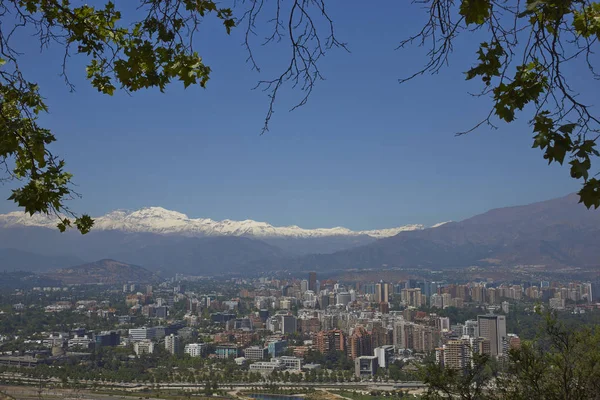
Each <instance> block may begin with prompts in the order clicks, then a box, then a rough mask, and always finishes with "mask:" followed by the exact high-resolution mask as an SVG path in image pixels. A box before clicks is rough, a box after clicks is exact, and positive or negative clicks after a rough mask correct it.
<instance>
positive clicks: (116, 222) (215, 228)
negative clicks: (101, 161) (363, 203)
mask: <svg viewBox="0 0 600 400" xmlns="http://www.w3.org/2000/svg"><path fill="white" fill-rule="evenodd" d="M57 222H58V218H54V217H48V216H45V215H37V214H36V215H34V216H30V215H29V214H27V213H24V212H20V211H15V212H11V213H8V214H4V215H0V227H4V228H10V227H24V226H29V227H44V228H55V227H56V224H57ZM438 225H439V224H438ZM424 228H425V226H424V225H419V224H413V225H405V226H400V227H396V228H389V229H375V230H368V231H352V230H350V229H348V228H344V227H340V226H338V227H335V228H317V229H304V228H300V227H299V226H296V225H292V226H281V227H276V226H273V225H271V224H268V223H266V222H258V221H253V220H244V221H233V220H229V219H226V220H223V221H214V220H212V219H210V218H189V217H188V216H187V215H185V214H182V213H179V212H177V211H170V210H166V209H164V208H162V207H146V208H142V209H140V210H137V211H124V210H117V211H113V212H110V213H108V214H106V215H103V216H100V217H96V218H94V230H95V231H122V232H136V233H155V234H163V235H168V234H173V235H182V236H191V237H202V236H247V237H256V238H322V237H332V236H351V237H358V236H369V237H372V238H375V239H380V238H383V237H389V236H394V235H397V234H398V233H399V232H403V231H414V230H419V229H424Z"/></svg>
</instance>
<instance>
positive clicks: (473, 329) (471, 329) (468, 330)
mask: <svg viewBox="0 0 600 400" xmlns="http://www.w3.org/2000/svg"><path fill="white" fill-rule="evenodd" d="M462 334H463V335H464V336H468V337H471V338H474V337H477V335H478V334H479V331H478V330H477V321H475V320H473V319H469V320H467V321H465V324H464V326H463V331H462Z"/></svg>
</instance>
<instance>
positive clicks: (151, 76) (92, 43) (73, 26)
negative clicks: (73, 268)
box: [0, 0, 235, 233]
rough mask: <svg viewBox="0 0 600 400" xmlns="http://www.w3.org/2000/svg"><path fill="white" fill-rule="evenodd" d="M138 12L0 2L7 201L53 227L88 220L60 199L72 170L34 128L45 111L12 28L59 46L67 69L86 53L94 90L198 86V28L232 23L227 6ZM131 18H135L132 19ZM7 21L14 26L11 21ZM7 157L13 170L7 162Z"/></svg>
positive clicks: (1, 154) (199, 4)
mask: <svg viewBox="0 0 600 400" xmlns="http://www.w3.org/2000/svg"><path fill="white" fill-rule="evenodd" d="M138 3H139V4H138V5H139V7H140V12H139V13H136V16H137V17H139V18H138V19H137V20H136V21H134V22H133V23H129V21H128V22H125V21H124V18H123V15H122V12H121V11H120V10H118V9H117V8H116V6H115V4H114V3H113V2H112V1H107V2H105V3H104V4H101V5H99V6H91V5H87V4H84V5H80V6H75V5H73V4H71V2H70V1H68V0H7V1H2V2H1V4H0V13H1V15H2V26H1V28H0V68H1V69H0V132H2V134H1V135H0V163H2V164H3V165H4V166H5V167H6V173H7V179H13V178H14V179H21V180H24V182H25V183H24V185H23V186H22V187H20V188H18V189H15V190H13V192H12V195H11V196H10V199H11V200H13V201H15V202H16V203H17V204H18V205H19V206H21V207H23V208H24V209H25V211H26V212H27V213H29V214H34V213H42V214H55V215H56V216H59V217H60V222H59V223H58V228H59V229H60V230H61V231H64V230H65V229H66V228H67V227H69V226H71V225H72V224H73V225H75V226H76V227H77V229H79V230H80V231H81V232H82V233H86V232H88V231H89V229H90V228H91V227H92V225H93V221H92V219H91V218H90V217H89V216H87V215H82V216H79V217H76V218H75V219H74V220H73V219H72V217H74V214H73V213H72V212H70V210H69V208H68V207H67V206H66V205H65V203H64V201H65V200H66V199H68V198H69V197H72V196H73V195H76V193H75V192H74V191H73V188H72V185H71V178H72V175H71V174H70V173H68V172H66V171H65V162H64V160H62V159H60V158H58V157H56V156H54V155H53V154H52V153H51V152H50V149H49V147H48V146H49V145H50V144H51V143H52V142H54V141H55V140H56V138H55V135H54V134H53V133H52V132H51V131H50V130H48V129H46V128H43V127H42V126H40V125H38V117H39V115H40V114H41V113H45V112H48V108H47V106H46V104H45V103H44V100H43V97H42V95H41V93H40V88H39V87H38V85H37V84H36V83H35V81H32V80H31V78H30V77H28V76H25V74H24V73H23V71H22V69H21V68H20V64H19V55H20V53H19V49H18V48H15V47H14V46H15V44H14V35H13V34H14V33H15V32H16V31H19V30H22V31H24V32H25V33H28V34H32V35H35V36H37V39H39V42H40V44H41V47H42V48H47V47H48V46H50V45H57V46H62V47H63V49H64V55H65V57H64V60H65V62H64V63H63V65H62V66H61V68H62V75H63V77H64V79H65V82H66V84H67V86H68V87H69V88H70V89H73V85H72V84H71V82H70V81H69V77H68V75H67V73H66V71H67V65H66V61H67V60H68V58H69V56H70V55H71V54H79V55H84V56H86V57H88V60H89V62H88V65H87V78H88V79H89V80H90V82H91V84H92V85H93V86H94V87H95V88H96V89H97V90H98V91H99V92H102V93H105V94H108V95H112V94H113V93H114V91H115V90H116V89H117V88H121V89H123V90H126V91H128V92H134V91H137V90H140V89H145V88H152V87H156V88H158V89H160V90H161V91H163V90H164V89H165V87H166V85H167V84H169V83H170V82H171V81H172V80H175V79H177V80H180V81H181V82H182V83H183V85H184V86H185V87H188V86H190V85H193V84H199V85H200V86H202V87H204V86H205V85H206V83H207V81H208V78H209V74H210V68H209V67H208V66H207V65H205V64H204V63H203V61H202V58H201V57H200V55H199V54H198V53H196V52H195V51H194V48H193V46H192V43H193V36H194V31H195V28H196V26H197V25H198V24H199V23H200V21H201V20H202V19H203V18H206V17H209V16H211V17H214V18H218V19H220V20H222V21H223V25H224V31H226V32H229V31H230V30H231V28H233V27H234V25H235V21H234V19H233V15H232V11H231V9H229V8H219V7H218V6H217V4H216V2H215V1H212V0H206V1H196V0H178V1H161V0H140V1H138ZM136 16H134V18H135V17H136ZM11 24H12V26H11ZM8 161H12V162H13V163H14V167H10V168H9V167H8V165H9V164H8Z"/></svg>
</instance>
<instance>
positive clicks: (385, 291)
mask: <svg viewBox="0 0 600 400" xmlns="http://www.w3.org/2000/svg"><path fill="white" fill-rule="evenodd" d="M375 301H376V302H377V303H387V302H388V301H390V284H389V283H385V282H384V281H379V283H377V284H376V285H375Z"/></svg>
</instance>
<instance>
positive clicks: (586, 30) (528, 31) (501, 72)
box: [0, 0, 600, 233]
mask: <svg viewBox="0 0 600 400" xmlns="http://www.w3.org/2000/svg"><path fill="white" fill-rule="evenodd" d="M415 3H417V5H419V6H421V7H423V6H424V7H423V8H424V10H425V11H424V12H425V13H426V22H425V24H424V26H423V27H422V29H421V30H419V31H418V32H417V33H416V34H415V35H412V36H409V37H407V38H406V39H405V40H402V41H401V42H400V43H399V48H403V47H406V46H409V45H410V44H412V43H418V44H420V45H424V46H428V48H429V52H428V58H427V62H426V63H425V65H424V66H423V68H422V69H420V70H418V71H416V72H415V73H414V74H412V75H410V76H408V77H406V78H403V79H400V82H405V81H407V80H410V79H413V78H415V77H418V76H421V75H423V74H426V73H437V72H439V71H440V70H441V69H442V68H443V67H444V66H445V65H447V64H448V63H449V61H450V55H451V53H452V51H453V48H454V43H455V40H456V38H457V37H458V36H459V35H475V37H477V38H480V37H482V38H483V41H482V42H481V43H480V45H479V46H478V48H477V49H475V50H476V55H475V57H474V58H475V62H474V65H473V67H472V68H470V69H469V70H468V71H466V72H465V77H466V79H467V80H474V79H481V81H482V84H483V87H482V89H481V91H480V92H479V93H477V94H475V95H476V96H481V97H487V98H489V99H490V100H491V104H492V105H491V108H490V111H489V113H488V114H487V115H486V116H485V117H484V118H483V119H482V120H481V121H480V122H478V123H477V124H476V125H475V126H474V127H473V128H472V129H469V130H467V131H464V132H461V133H460V134H463V133H467V132H471V131H472V130H474V129H475V128H477V127H479V126H481V125H484V124H489V125H491V126H493V127H495V126H496V124H497V123H498V121H503V122H506V123H510V122H513V121H514V120H515V119H516V118H517V117H518V116H519V115H520V114H524V115H525V116H526V117H527V118H528V120H530V122H531V127H532V130H533V147H535V148H539V149H540V150H541V151H542V153H543V157H544V158H545V159H546V160H548V162H549V163H553V162H556V163H559V164H563V163H565V162H567V163H568V164H569V166H570V173H571V176H572V177H573V178H575V179H578V180H581V181H582V187H581V190H580V191H579V195H580V199H581V202H583V203H584V205H585V206H586V207H588V208H590V207H596V208H598V207H600V179H599V178H598V174H597V173H596V171H594V170H593V168H592V162H593V161H594V159H595V158H597V157H598V156H599V155H600V153H599V152H598V149H597V141H598V138H599V134H600V131H599V128H600V121H599V120H598V118H597V117H596V116H595V115H594V114H593V110H592V109H591V107H590V106H589V105H587V104H585V103H584V102H583V101H582V100H580V97H579V96H578V95H577V92H576V91H575V90H574V89H573V88H572V87H571V85H570V83H569V79H568V71H569V66H570V65H571V64H574V65H579V64H585V65H586V66H587V68H588V71H589V78H593V79H599V78H600V74H598V73H597V72H596V71H595V69H594V63H593V61H594V58H593V49H594V46H596V45H597V41H598V39H599V37H600V3H597V2H593V1H590V0H526V1H523V2H521V1H509V0H461V1H453V0H419V1H415ZM97 4H98V3H97ZM135 5H136V6H137V7H136V8H135V12H133V13H132V15H130V16H128V17H127V18H126V17H125V16H123V11H122V10H120V9H118V8H117V6H116V5H115V3H113V2H112V1H103V2H100V3H99V4H98V5H95V6H94V5H80V6H75V5H73V4H71V2H70V1H69V0H4V1H2V2H0V16H1V18H2V25H1V26H0V64H2V65H0V132H1V133H0V163H2V164H3V166H4V168H5V172H6V173H5V175H6V176H5V178H2V179H4V180H11V179H20V180H22V181H23V185H22V186H21V187H19V188H17V189H15V190H13V192H12V195H11V196H10V199H11V200H13V201H15V202H16V203H17V204H18V205H19V206H21V207H23V208H24V210H25V211H26V212H27V213H29V214H35V213H42V214H47V215H48V214H50V215H56V216H58V217H60V222H59V223H58V227H59V229H60V230H61V231H64V230H65V229H67V228H68V227H69V226H71V225H75V226H76V227H77V228H78V229H79V230H80V231H81V232H82V233H85V232H87V231H89V229H90V228H91V227H92V225H93V220H92V219H91V218H90V217H89V216H87V215H82V216H79V217H77V216H75V215H74V214H73V213H72V212H71V211H70V210H69V208H68V207H67V205H66V203H65V202H66V201H67V200H68V199H69V198H71V197H73V196H78V194H77V193H76V192H75V191H74V190H73V186H72V184H71V180H72V175H71V174H70V173H69V172H67V171H66V169H65V162H64V160H62V159H61V158H60V157H57V156H55V155H53V154H52V153H51V151H50V145H51V144H52V143H53V142H54V141H55V140H56V137H55V135H54V133H53V132H51V131H50V130H48V129H47V128H44V127H42V126H40V125H38V117H39V116H40V114H41V113H45V112H48V107H47V106H46V104H45V103H44V99H43V97H42V95H41V92H40V88H39V87H38V85H37V83H36V82H35V79H32V77H29V76H25V75H24V73H23V72H22V69H21V68H20V65H19V57H20V53H19V49H18V48H15V47H14V42H15V40H14V36H15V33H18V32H19V31H24V32H25V33H27V34H33V35H34V36H35V37H36V38H37V39H38V40H39V43H40V45H41V48H42V49H46V48H48V47H50V46H52V47H54V48H56V47H59V48H61V49H63V50H64V61H63V64H62V66H61V69H62V76H63V77H64V79H65V83H66V85H67V87H68V88H71V89H72V88H73V85H72V83H71V81H70V80H69V77H68V74H67V61H68V59H69V57H70V56H71V55H72V54H78V55H82V56H84V57H87V59H88V63H87V68H86V75H87V78H88V80H89V81H90V83H91V84H92V85H93V86H94V87H95V88H96V89H97V90H98V91H99V92H101V93H104V94H107V95H112V94H113V93H114V92H115V90H118V89H122V90H125V91H129V92H134V91H138V90H140V89H145V88H158V89H160V90H161V91H162V90H164V89H165V88H166V86H167V85H168V84H169V83H171V82H172V81H174V80H178V81H181V82H182V83H183V85H184V86H185V87H188V86H190V85H199V86H201V87H204V86H206V85H207V83H208V80H209V77H210V72H211V70H210V67H209V66H208V65H206V64H204V62H203V60H202V57H201V56H200V55H199V54H198V53H197V52H196V50H195V45H194V33H195V32H196V30H197V27H198V25H199V24H200V22H201V21H202V20H203V19H204V18H215V19H217V20H220V21H221V22H222V24H223V33H229V32H231V30H232V29H234V28H236V27H238V28H239V29H240V30H241V32H242V34H243V36H244V44H245V46H246V49H247V54H248V62H249V64H250V66H251V68H253V69H256V70H258V71H260V63H259V61H258V60H257V57H256V56H255V52H254V51H253V48H254V46H256V43H257V42H258V43H259V44H263V45H268V44H271V43H278V42H281V41H284V42H285V43H286V44H287V46H288V49H289V50H288V51H289V62H287V63H285V65H284V66H283V67H282V70H281V71H280V72H279V73H276V74H275V75H274V76H273V77H270V78H266V79H263V80H261V81H259V82H258V84H257V88H260V89H262V90H264V91H265V92H266V93H267V96H268V99H269V100H268V107H267V112H266V116H265V124H264V126H263V132H264V131H266V130H268V126H269V121H270V120H271V118H272V116H273V112H274V109H275V103H276V99H277V96H278V93H279V91H280V90H281V88H282V87H283V86H285V85H286V84H287V85H290V86H292V87H294V88H297V89H300V93H301V95H300V100H299V101H298V102H297V103H296V105H295V106H294V107H293V108H292V109H294V108H296V107H299V106H302V105H304V104H305V103H306V102H307V101H308V98H309V96H310V94H311V93H312V91H313V89H314V87H315V85H316V83H317V82H318V81H319V80H321V79H323V76H322V74H321V71H320V70H319V64H320V61H321V59H322V58H323V57H324V56H325V53H326V52H327V51H328V50H329V49H331V48H340V49H344V50H347V47H346V44H345V43H343V42H341V41H340V40H338V38H337V37H336V35H335V30H334V22H333V19H332V18H331V17H330V15H329V13H328V9H327V8H326V1H325V0H291V1H289V2H286V1H283V0H270V1H269V0H240V1H237V2H235V1H234V2H231V3H230V5H231V7H221V6H220V5H219V4H218V3H217V2H216V1H214V0H137V1H135ZM263 25H266V26H267V27H266V29H269V32H270V34H268V36H267V37H266V38H257V35H256V32H257V30H258V27H259V26H261V27H263V28H264V26H263ZM217 34H218V32H217ZM74 217H75V218H74Z"/></svg>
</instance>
